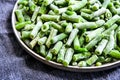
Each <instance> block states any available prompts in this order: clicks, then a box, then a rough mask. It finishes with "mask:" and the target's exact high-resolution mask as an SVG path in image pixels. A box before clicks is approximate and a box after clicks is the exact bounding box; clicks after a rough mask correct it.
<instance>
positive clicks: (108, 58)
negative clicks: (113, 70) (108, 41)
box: [104, 57, 112, 63]
mask: <svg viewBox="0 0 120 80" xmlns="http://www.w3.org/2000/svg"><path fill="white" fill-rule="evenodd" d="M111 61H112V58H111V57H107V58H106V59H105V61H104V63H109V62H111Z"/></svg>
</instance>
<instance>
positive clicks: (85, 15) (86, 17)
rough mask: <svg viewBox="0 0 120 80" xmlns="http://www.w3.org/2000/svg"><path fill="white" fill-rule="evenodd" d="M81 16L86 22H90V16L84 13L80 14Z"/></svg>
mask: <svg viewBox="0 0 120 80" xmlns="http://www.w3.org/2000/svg"><path fill="white" fill-rule="evenodd" d="M81 16H82V17H83V18H85V19H87V20H91V19H92V16H91V15H90V14H88V13H85V12H81Z"/></svg>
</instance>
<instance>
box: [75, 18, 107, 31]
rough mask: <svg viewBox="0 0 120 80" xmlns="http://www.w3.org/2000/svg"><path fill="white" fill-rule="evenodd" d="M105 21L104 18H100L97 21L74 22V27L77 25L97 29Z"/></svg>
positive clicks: (82, 27) (80, 27) (77, 26)
mask: <svg viewBox="0 0 120 80" xmlns="http://www.w3.org/2000/svg"><path fill="white" fill-rule="evenodd" d="M104 23H105V21H104V20H98V21H96V22H84V23H74V24H73V27H76V28H78V29H95V28H97V27H100V26H102V25H103V24H104Z"/></svg>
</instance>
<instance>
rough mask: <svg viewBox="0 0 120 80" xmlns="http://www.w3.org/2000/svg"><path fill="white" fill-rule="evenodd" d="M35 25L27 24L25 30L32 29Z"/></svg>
mask: <svg viewBox="0 0 120 80" xmlns="http://www.w3.org/2000/svg"><path fill="white" fill-rule="evenodd" d="M34 26H35V25H34V24H27V25H25V27H24V30H25V31H30V30H32V29H33V28H34Z"/></svg>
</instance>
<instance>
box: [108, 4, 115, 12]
mask: <svg viewBox="0 0 120 80" xmlns="http://www.w3.org/2000/svg"><path fill="white" fill-rule="evenodd" d="M108 8H109V10H110V11H111V12H112V13H113V14H117V10H116V8H115V6H114V4H113V3H112V2H110V3H109V4H108Z"/></svg>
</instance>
